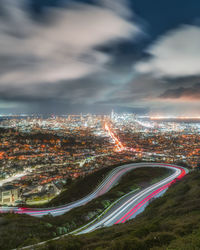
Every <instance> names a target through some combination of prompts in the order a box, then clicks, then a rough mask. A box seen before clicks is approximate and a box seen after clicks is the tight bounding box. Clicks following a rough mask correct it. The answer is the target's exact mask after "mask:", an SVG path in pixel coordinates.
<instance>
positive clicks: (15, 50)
mask: <svg viewBox="0 0 200 250" xmlns="http://www.w3.org/2000/svg"><path fill="white" fill-rule="evenodd" d="M98 3H99V5H89V4H83V3H82V4H81V3H76V4H72V3H71V4H70V5H69V4H68V5H67V8H49V9H47V10H46V15H47V16H48V21H45V22H43V23H42V22H39V21H35V20H33V19H32V18H31V17H30V15H29V13H28V11H27V9H26V5H25V4H24V1H22V0H18V1H16V0H2V1H1V5H2V8H3V12H4V15H2V16H1V17H0V58H1V59H0V90H1V88H2V86H3V88H4V87H5V86H16V87H18V86H24V87H26V86H27V85H30V84H41V83H56V82H59V81H63V80H72V79H78V78H82V77H85V76H87V75H89V74H93V73H95V72H103V71H106V64H107V63H108V62H109V61H110V60H111V55H109V54H107V53H105V52H100V51H98V50H97V49H95V48H96V47H97V46H100V45H103V44H106V43H109V42H114V41H118V40H121V39H130V38H134V37H136V36H137V35H138V34H139V33H140V28H139V27H138V26H137V25H136V24H134V23H132V22H130V21H129V20H128V18H129V15H130V12H129V11H128V9H127V8H126V5H123V9H122V10H121V11H120V10H119V9H118V8H115V7H114V5H112V4H111V1H105V2H103V3H101V1H99V2H98ZM117 3H118V4H121V1H116V4H117ZM116 9H118V11H116Z"/></svg>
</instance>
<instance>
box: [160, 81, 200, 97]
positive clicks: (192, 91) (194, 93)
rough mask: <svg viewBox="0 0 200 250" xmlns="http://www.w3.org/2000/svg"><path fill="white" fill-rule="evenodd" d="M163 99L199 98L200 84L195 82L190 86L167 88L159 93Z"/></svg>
mask: <svg viewBox="0 0 200 250" xmlns="http://www.w3.org/2000/svg"><path fill="white" fill-rule="evenodd" d="M160 97H161V98H164V99H184V100H194V101H199V100H200V84H199V83H198V84H195V85H193V86H191V87H187V88H186V87H179V88H175V89H168V90H166V91H165V92H164V93H163V94H161V95H160Z"/></svg>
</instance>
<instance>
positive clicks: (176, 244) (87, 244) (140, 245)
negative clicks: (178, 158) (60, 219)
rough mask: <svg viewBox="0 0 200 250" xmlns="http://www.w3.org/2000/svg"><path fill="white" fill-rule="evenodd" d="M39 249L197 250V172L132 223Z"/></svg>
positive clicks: (199, 236) (199, 216)
mask: <svg viewBox="0 0 200 250" xmlns="http://www.w3.org/2000/svg"><path fill="white" fill-rule="evenodd" d="M40 249H49V250H50V249H51V250H53V249H98V250H100V249H120V250H121V249H124V250H125V249H138V250H139V249H141V250H144V249H153V250H163V249H169V250H171V249H181V250H196V249H200V172H199V171H198V172H197V171H194V172H192V173H190V174H188V175H187V176H186V177H184V178H183V179H182V180H181V181H180V182H178V183H176V184H174V185H173V186H172V187H170V189H169V190H168V191H167V193H166V194H165V195H164V196H163V197H161V198H158V199H156V200H155V201H154V202H152V203H151V204H150V206H149V207H147V209H146V210H145V211H144V212H143V213H142V214H141V215H139V216H138V217H137V218H136V219H135V220H132V221H129V222H128V223H125V224H123V225H115V226H113V227H110V228H105V229H101V230H98V231H96V232H93V233H90V234H88V235H81V236H76V237H75V236H70V237H65V238H63V239H61V240H59V241H54V242H51V243H49V244H48V245H46V246H45V247H42V248H40Z"/></svg>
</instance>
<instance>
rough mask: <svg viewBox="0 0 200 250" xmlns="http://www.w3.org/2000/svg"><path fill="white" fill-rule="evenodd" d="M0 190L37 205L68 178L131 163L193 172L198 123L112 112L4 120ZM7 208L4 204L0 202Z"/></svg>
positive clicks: (0, 126) (199, 152)
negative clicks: (169, 165)
mask: <svg viewBox="0 0 200 250" xmlns="http://www.w3.org/2000/svg"><path fill="white" fill-rule="evenodd" d="M0 129H1V134H2V138H1V142H0V143H1V144H0V147H1V148H0V160H1V164H2V166H3V167H2V168H1V170H0V176H1V181H0V185H1V186H2V185H6V184H9V185H12V186H13V188H17V189H18V190H20V197H19V199H16V200H15V201H13V202H11V204H12V205H16V204H17V203H24V204H41V203H45V202H48V201H49V200H51V199H52V198H54V197H55V196H57V195H59V194H60V192H62V191H63V190H64V187H65V184H66V182H67V181H68V179H76V178H79V177H80V176H85V175H88V174H90V173H92V172H94V171H97V170H98V169H101V168H102V167H105V165H106V166H111V165H113V164H120V163H123V162H129V161H130V162H131V161H146V162H166V163H172V164H173V163H175V164H184V165H186V166H189V167H192V168H195V167H197V166H198V164H199V156H200V147H199V145H200V122H198V121H197V120H194V121H193V122H191V120H190V121H188V118H185V119H184V120H183V119H182V118H181V119H179V118H176V121H169V120H167V121H165V119H163V118H162V119H161V118H159V119H152V118H151V117H148V116H145V117H144V116H139V115H136V114H128V113H121V114H117V113H114V111H112V113H111V115H91V114H87V115H82V114H81V115H66V116H56V117H49V118H42V117H23V118H21V117H9V118H8V117H4V118H2V121H1V123H0ZM4 203H5V202H4Z"/></svg>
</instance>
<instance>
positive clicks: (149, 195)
mask: <svg viewBox="0 0 200 250" xmlns="http://www.w3.org/2000/svg"><path fill="white" fill-rule="evenodd" d="M142 167H151V168H152V167H162V168H167V169H170V170H172V173H171V175H170V176H168V177H166V178H164V179H163V180H161V181H159V182H157V183H155V184H153V185H151V186H149V187H147V188H145V189H143V190H141V191H138V192H133V191H132V192H130V193H128V194H126V195H125V196H123V197H121V198H120V199H119V200H118V201H117V202H115V204H113V206H112V205H111V208H110V209H107V211H106V212H105V213H103V214H102V215H99V216H98V217H97V218H96V219H95V220H93V221H91V222H89V223H88V224H87V225H84V226H83V227H81V228H79V229H76V230H75V231H73V232H70V233H68V234H65V235H62V236H59V237H56V238H54V239H51V240H58V239H60V238H62V237H64V236H66V235H69V234H74V235H80V234H85V233H89V232H92V231H94V230H97V229H99V228H102V227H107V226H111V225H114V224H119V223H124V222H126V221H127V220H130V219H132V218H134V217H135V216H136V215H137V214H138V213H141V212H142V211H143V210H144V209H145V207H146V206H147V205H148V204H149V202H150V201H151V200H152V199H154V198H156V197H158V196H160V195H161V194H162V193H163V192H165V191H166V189H167V188H168V187H169V186H170V185H171V184H173V183H174V182H176V180H180V179H181V178H183V177H184V176H185V175H186V174H187V173H188V172H189V171H188V170H187V169H186V168H183V167H180V166H176V165H172V164H166V163H133V164H126V165H123V166H120V167H117V168H115V169H114V170H112V171H111V172H110V173H109V174H108V175H107V177H106V178H105V179H104V180H103V181H102V183H101V184H100V185H98V187H97V188H96V189H95V190H94V191H93V192H92V193H90V194H89V195H87V196H85V197H84V198H82V199H80V200H78V201H76V202H72V203H69V204H66V205H63V206H60V207H54V208H46V209H29V208H18V207H16V208H13V207H12V208H11V207H7V208H1V210H0V212H11V211H12V212H14V213H18V214H28V215H31V216H37V217H41V216H43V215H47V214H52V215H53V216H58V215H62V214H64V213H66V212H68V211H69V210H71V209H73V208H76V207H79V206H82V205H84V204H86V203H88V202H89V201H91V200H93V199H94V198H96V197H98V196H100V195H103V194H105V193H106V192H108V191H109V190H110V189H111V188H112V187H113V186H114V185H115V184H116V183H117V182H118V181H119V179H120V178H121V177H122V176H123V175H124V174H126V173H127V172H129V171H131V170H133V169H136V168H142ZM48 241H49V240H47V241H43V242H40V243H37V244H35V245H31V246H27V247H23V248H22V249H32V248H34V247H36V246H41V245H44V244H46V243H47V242H48Z"/></svg>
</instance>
